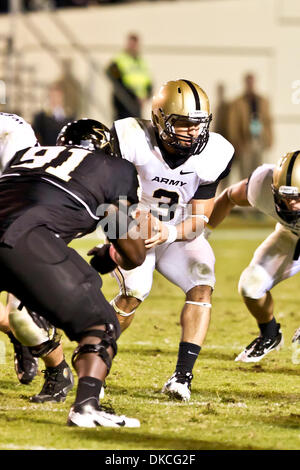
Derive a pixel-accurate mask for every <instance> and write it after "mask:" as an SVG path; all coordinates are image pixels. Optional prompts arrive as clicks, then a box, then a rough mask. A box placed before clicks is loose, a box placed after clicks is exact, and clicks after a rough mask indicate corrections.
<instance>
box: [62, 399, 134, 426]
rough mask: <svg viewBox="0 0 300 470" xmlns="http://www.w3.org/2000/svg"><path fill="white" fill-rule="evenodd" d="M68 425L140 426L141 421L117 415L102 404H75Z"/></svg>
mask: <svg viewBox="0 0 300 470" xmlns="http://www.w3.org/2000/svg"><path fill="white" fill-rule="evenodd" d="M67 424H68V426H79V427H82V428H95V427H97V426H103V427H110V428H121V427H127V428H139V427H140V422H139V420H138V419H136V418H128V417H127V416H124V415H121V416H118V415H116V414H115V413H114V412H113V411H112V410H108V409H106V408H104V407H102V406H100V405H98V404H97V405H95V406H94V405H91V404H90V403H88V404H86V405H83V404H79V405H73V406H72V408H71V409H70V412H69V416H68V422H67Z"/></svg>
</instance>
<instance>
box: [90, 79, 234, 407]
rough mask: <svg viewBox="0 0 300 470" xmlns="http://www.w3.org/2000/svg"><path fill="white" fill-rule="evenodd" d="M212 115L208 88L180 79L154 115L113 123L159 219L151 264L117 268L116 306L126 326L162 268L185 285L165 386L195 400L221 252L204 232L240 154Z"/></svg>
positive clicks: (149, 243) (147, 204)
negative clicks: (215, 128)
mask: <svg viewBox="0 0 300 470" xmlns="http://www.w3.org/2000/svg"><path fill="white" fill-rule="evenodd" d="M211 119H212V115H211V114H210V107H209V100H208V97H207V95H206V93H205V92H204V91H203V90H202V89H201V88H200V86H198V85H197V84H195V83H193V82H191V81H189V80H175V81H169V82H167V83H166V84H165V85H163V86H162V87H161V88H160V89H159V91H158V93H157V95H156V96H154V98H153V102H152V121H150V120H142V119H135V118H126V119H121V120H118V121H115V122H114V126H113V127H114V131H115V141H116V142H115V145H117V143H118V144H119V149H120V154H121V156H122V157H123V158H125V159H127V160H129V161H130V162H132V163H133V164H134V165H135V167H136V169H137V172H138V175H139V181H140V191H141V193H140V207H139V211H140V212H139V214H145V212H146V213H147V212H148V213H149V212H150V211H151V214H152V217H155V218H153V219H152V221H153V222H154V223H153V225H152V228H153V230H152V234H151V235H150V236H149V238H148V239H147V240H146V242H145V243H146V248H147V249H148V252H147V256H146V260H145V261H144V263H143V264H142V265H141V266H140V267H138V268H136V269H133V270H131V271H125V270H123V269H120V268H117V269H115V270H114V275H115V276H116V278H117V279H118V281H119V284H120V293H119V295H118V296H117V297H116V298H115V299H113V301H112V305H113V306H114V308H115V310H116V312H117V314H118V318H119V321H120V324H121V328H122V330H124V329H125V328H127V327H128V326H129V324H130V323H131V321H132V320H133V317H134V312H135V310H136V308H137V307H138V306H139V305H140V304H141V302H142V301H143V300H145V299H146V297H147V296H148V295H149V293H150V290H151V286H152V278H153V271H154V269H156V270H157V271H158V272H160V273H161V274H162V275H163V276H164V277H166V278H167V279H168V280H170V281H171V282H172V283H174V284H175V285H177V286H178V287H180V288H181V289H182V290H183V292H184V293H185V295H186V300H185V304H184V306H183V309H182V311H181V328H182V332H181V339H180V344H179V351H178V360H177V365H176V368H175V372H174V374H173V375H172V376H171V377H170V379H169V380H168V381H167V382H166V383H165V385H164V386H163V389H162V391H163V393H166V394H167V395H169V396H170V397H172V398H177V399H180V400H184V401H188V400H189V399H190V388H191V380H192V378H193V375H192V370H193V366H194V363H195V361H196V359H197V357H198V354H199V352H200V349H201V346H202V344H203V341H204V339H205V336H206V333H207V330H208V326H209V321H210V311H211V294H212V290H213V288H214V285H215V275H214V262H215V259H214V254H213V251H212V249H211V247H210V245H209V243H208V242H207V241H206V239H205V238H204V236H203V234H202V232H203V229H204V226H205V224H206V222H208V220H209V217H210V214H211V211H212V209H213V205H214V197H215V193H216V189H217V186H218V182H219V181H220V180H221V179H222V178H224V177H225V176H226V175H227V174H228V173H229V170H230V166H231V160H232V157H233V153H234V149H233V146H232V145H231V144H230V143H229V142H228V141H227V140H226V139H224V138H223V137H222V136H221V135H219V134H216V133H213V132H209V124H210V121H211ZM141 220H142V218H140V221H141ZM149 220H151V218H150V219H149ZM93 253H94V254H95V253H96V251H94V252H93ZM92 264H93V261H92Z"/></svg>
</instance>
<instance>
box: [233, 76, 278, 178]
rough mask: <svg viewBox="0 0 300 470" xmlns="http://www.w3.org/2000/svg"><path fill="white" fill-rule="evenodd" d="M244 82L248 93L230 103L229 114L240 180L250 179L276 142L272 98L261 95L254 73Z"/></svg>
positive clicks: (235, 160)
mask: <svg viewBox="0 0 300 470" xmlns="http://www.w3.org/2000/svg"><path fill="white" fill-rule="evenodd" d="M244 82H245V91H244V94H243V95H242V96H240V97H238V98H237V99H235V100H234V101H233V102H232V103H231V104H230V107H229V114H228V138H229V141H230V142H231V143H232V145H233V146H234V148H235V158H234V162H235V165H236V166H237V167H238V170H239V179H244V178H247V177H248V176H249V174H250V173H252V171H253V170H254V169H255V168H257V167H258V166H259V165H260V164H261V163H263V161H264V158H263V152H264V150H267V149H269V148H270V147H271V145H272V120H271V116H270V111H269V103H268V100H267V99H266V98H264V97H263V96H260V95H258V94H257V92H256V89H255V77H254V75H253V74H251V73H248V74H247V75H246V76H245V78H244Z"/></svg>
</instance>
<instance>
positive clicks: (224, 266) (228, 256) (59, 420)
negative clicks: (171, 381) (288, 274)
mask: <svg viewBox="0 0 300 470" xmlns="http://www.w3.org/2000/svg"><path fill="white" fill-rule="evenodd" d="M248 222H249V221H248ZM248 222H247V227H245V226H243V228H242V229H241V228H238V227H237V225H238V224H235V222H234V220H233V222H232V221H231V223H227V224H225V225H224V226H223V227H222V228H220V229H219V230H218V231H216V232H215V234H214V235H213V238H212V239H211V244H212V246H213V248H214V251H215V255H216V260H217V262H216V275H217V285H216V289H215V292H214V295H213V313H212V320H211V325H210V329H209V334H208V337H207V340H206V343H205V346H204V347H203V350H202V351H201V354H200V357H199V359H198V361H197V363H196V366H195V369H194V376H195V377H194V380H193V384H192V399H191V401H190V403H189V404H184V403H179V402H174V401H170V400H169V399H168V398H167V397H165V396H164V395H162V394H161V393H160V390H161V387H162V385H163V383H164V382H165V380H166V379H167V378H168V377H169V376H170V375H171V374H172V372H173V369H174V365H175V363H176V358H177V346H178V340H179V335H180V326H179V312H180V309H181V306H182V303H183V299H184V297H183V294H182V293H181V291H180V290H179V289H178V288H176V287H175V286H173V285H171V284H170V283H169V282H168V281H166V280H165V279H163V278H162V277H161V276H160V275H159V274H157V273H156V274H155V278H154V284H153V290H152V292H151V295H150V297H149V298H148V299H147V300H146V301H145V302H144V304H143V305H142V306H141V307H140V309H139V311H138V314H137V315H136V318H135V319H134V322H133V324H132V326H131V327H130V328H129V329H128V330H127V331H126V332H125V333H124V334H123V335H122V336H121V338H120V340H119V353H118V355H117V357H116V359H115V361H114V365H113V368H112V371H111V373H110V375H109V377H108V379H107V389H106V396H105V399H104V402H105V403H107V404H111V405H112V406H113V407H114V408H115V409H116V411H117V412H120V413H124V414H127V415H128V416H134V417H138V418H139V419H140V421H141V427H140V428H139V429H117V430H115V429H107V428H97V429H79V428H68V427H67V426H66V424H65V423H66V418H67V414H68V410H69V407H70V405H71V403H72V401H73V399H74V394H75V392H74V390H73V391H72V392H71V393H70V394H69V395H68V397H67V400H66V402H65V403H63V404H44V405H38V404H31V403H29V400H28V399H29V397H30V395H32V394H34V393H36V392H37V391H38V390H39V389H40V387H41V385H42V376H41V375H39V376H38V377H37V378H36V379H35V380H34V381H33V383H32V384H31V385H29V386H24V385H19V384H18V383H17V379H16V376H15V373H14V368H13V354H12V347H11V346H10V344H9V343H8V341H7V340H6V335H3V334H2V335H1V340H2V341H3V342H4V343H2V349H3V345H4V346H5V347H6V355H5V356H3V354H2V355H1V349H0V362H2V363H1V364H0V449H106V450H108V449H114V450H117V449H127V450H132V449H136V450H138V449H148V450H149V449H152V450H154V449H176V450H179V449H181V450H186V449H192V450H200V449H211V450H216V449H225V450H226V449H299V447H300V432H299V427H300V405H299V399H300V386H299V385H300V384H299V378H298V376H299V365H294V364H292V362H291V353H292V351H291V338H292V336H293V333H294V330H295V329H296V328H297V327H298V326H299V324H300V312H299V298H298V295H297V289H298V278H297V276H295V277H294V278H292V279H289V280H288V281H285V282H283V283H281V284H280V285H279V286H277V287H275V288H274V290H273V293H274V298H275V301H276V318H277V320H278V321H280V323H281V325H282V330H283V333H284V337H285V347H284V348H283V350H282V351H280V352H272V353H271V354H269V355H268V356H267V357H266V358H265V359H264V360H263V361H262V362H260V363H259V364H254V365H253V364H241V363H236V362H234V358H235V356H236V355H237V353H239V352H240V351H241V349H242V348H243V347H244V346H245V345H246V344H248V343H249V342H250V340H252V339H253V338H254V337H255V336H256V335H257V327H256V324H255V322H254V320H253V319H252V318H251V317H250V315H249V314H248V313H247V311H246V309H245V307H244V306H243V304H242V302H241V299H240V297H239V294H238V292H237V283H238V279H239V275H240V274H241V272H242V270H243V269H244V268H245V267H246V266H247V264H248V263H249V261H250V259H251V256H252V253H253V251H254V249H255V248H256V247H257V246H258V244H259V242H260V241H261V240H263V238H264V237H265V236H266V235H267V234H268V233H270V231H271V230H272V229H271V227H270V226H269V224H268V223H267V224H264V223H260V227H259V228H258V227H257V226H256V224H255V223H252V222H251V221H250V222H249V223H248ZM93 244H94V241H93V240H91V239H84V240H81V241H76V243H74V247H75V248H76V249H78V250H79V251H80V253H82V254H85V253H86V251H87V250H88V249H89V248H90V247H91V246H93ZM103 290H104V293H105V294H106V296H107V298H108V299H111V298H112V297H113V296H114V295H115V294H116V292H117V286H116V284H115V281H114V280H113V279H112V278H111V277H110V276H109V275H106V276H104V287H103ZM0 346H1V343H0ZM74 347H75V343H70V342H69V341H68V340H67V339H66V338H64V349H65V354H66V357H67V360H68V361H69V362H70V357H71V354H72V351H73V349H74ZM2 352H3V351H2ZM42 368H43V365H42V362H40V369H42Z"/></svg>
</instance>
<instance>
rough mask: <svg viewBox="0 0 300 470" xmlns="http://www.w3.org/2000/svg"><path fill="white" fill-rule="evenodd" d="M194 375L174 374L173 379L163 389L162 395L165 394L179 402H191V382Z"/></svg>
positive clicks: (189, 373)
mask: <svg viewBox="0 0 300 470" xmlns="http://www.w3.org/2000/svg"><path fill="white" fill-rule="evenodd" d="M192 379H193V374H192V373H191V372H186V373H182V372H174V374H173V375H172V377H170V378H169V380H168V381H167V382H166V383H165V385H164V386H163V388H162V393H165V394H166V395H168V396H169V397H170V398H176V399H177V400H182V401H189V399H190V398H191V381H192Z"/></svg>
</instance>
